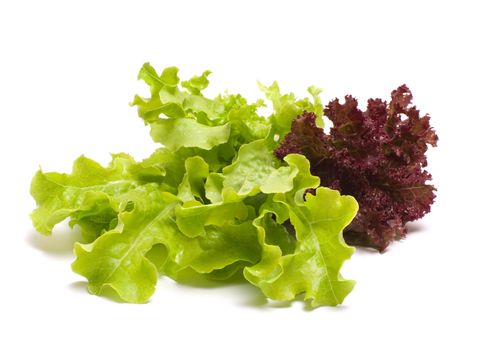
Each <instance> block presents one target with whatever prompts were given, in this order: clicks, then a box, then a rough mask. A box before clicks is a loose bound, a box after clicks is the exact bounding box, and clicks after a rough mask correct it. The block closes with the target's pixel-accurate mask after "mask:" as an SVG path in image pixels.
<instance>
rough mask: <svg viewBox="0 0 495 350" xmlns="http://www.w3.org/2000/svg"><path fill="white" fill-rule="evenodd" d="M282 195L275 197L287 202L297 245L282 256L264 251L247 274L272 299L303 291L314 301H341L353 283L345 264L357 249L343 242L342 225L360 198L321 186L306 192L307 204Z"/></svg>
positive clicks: (306, 296) (334, 302)
mask: <svg viewBox="0 0 495 350" xmlns="http://www.w3.org/2000/svg"><path fill="white" fill-rule="evenodd" d="M283 197H285V195H282V196H279V198H277V199H276V201H280V202H283V203H287V204H286V205H287V206H288V208H289V215H290V222H291V224H292V225H293V226H294V228H295V232H296V237H297V243H296V247H295V251H294V253H292V254H287V255H283V256H281V257H280V258H279V259H278V260H277V259H276V253H278V252H275V253H273V252H272V253H271V254H270V255H269V256H268V257H266V256H264V258H265V259H266V260H262V261H261V262H260V263H259V264H258V265H255V266H254V267H252V268H246V269H245V276H246V278H247V279H248V280H249V281H250V282H251V283H253V284H255V285H257V286H258V287H260V288H261V290H262V291H263V293H265V295H267V296H268V297H269V298H272V299H277V300H291V299H293V298H294V297H295V296H296V295H297V294H299V293H303V292H304V293H305V299H311V300H312V302H311V304H312V305H313V306H319V305H338V304H340V303H342V301H343V300H344V298H345V297H346V296H347V294H348V293H349V292H350V291H351V290H352V288H353V287H354V281H351V280H345V279H343V278H342V276H341V275H340V269H341V267H342V264H343V263H344V261H345V260H347V259H349V257H350V256H351V255H352V253H353V252H354V248H353V247H349V246H347V245H346V243H345V242H344V240H343V237H342V230H343V229H344V227H345V226H346V225H348V224H349V223H350V222H351V220H352V219H353V217H354V215H355V214H356V212H357V209H358V205H357V202H356V201H355V200H354V199H353V198H352V197H348V196H340V194H339V193H338V192H337V191H335V190H330V189H328V188H323V187H321V188H318V189H317V190H316V195H312V194H309V193H308V194H307V195H306V201H305V202H304V204H301V203H300V204H296V203H295V202H293V201H291V200H290V199H287V198H283ZM291 204H292V205H291ZM270 247H277V246H273V245H271V246H270Z"/></svg>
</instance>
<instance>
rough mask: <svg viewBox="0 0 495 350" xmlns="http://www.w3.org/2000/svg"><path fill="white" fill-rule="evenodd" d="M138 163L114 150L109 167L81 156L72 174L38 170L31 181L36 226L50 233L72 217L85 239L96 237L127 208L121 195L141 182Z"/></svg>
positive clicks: (33, 220)
mask: <svg viewBox="0 0 495 350" xmlns="http://www.w3.org/2000/svg"><path fill="white" fill-rule="evenodd" d="M135 166H136V162H135V161H134V159H132V158H131V157H130V156H128V155H126V154H115V155H113V156H112V161H111V162H110V164H109V166H108V167H106V168H104V167H102V166H101V165H100V164H98V163H97V162H95V161H93V160H91V159H89V158H86V157H84V156H81V157H79V158H78V159H77V160H76V161H75V162H74V165H73V167H72V173H71V174H59V173H55V172H49V173H44V172H43V171H41V170H39V171H38V172H37V173H36V175H35V176H34V178H33V180H32V182H31V195H32V196H33V198H34V199H35V201H36V204H37V206H38V207H37V208H36V209H35V210H34V211H33V212H32V214H31V219H32V222H33V225H34V227H35V228H36V230H37V231H38V232H40V233H43V234H47V235H48V234H50V233H51V231H52V229H53V227H54V226H55V225H56V224H58V223H59V222H61V221H63V220H64V219H66V218H68V217H71V219H72V220H71V226H72V225H75V224H78V225H79V226H81V227H82V229H83V236H84V237H85V239H86V240H92V239H94V238H96V237H97V236H99V235H100V234H101V232H102V231H103V230H105V229H109V228H110V227H111V226H112V222H114V220H115V219H116V217H117V212H119V211H120V210H123V209H125V208H121V200H120V197H121V196H122V195H123V194H125V193H127V192H128V191H130V190H132V189H134V188H136V187H137V186H139V185H140V180H139V176H137V175H138V173H139V171H137V172H136V168H135ZM133 170H134V171H133Z"/></svg>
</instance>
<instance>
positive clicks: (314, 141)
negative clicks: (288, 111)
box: [275, 85, 438, 251]
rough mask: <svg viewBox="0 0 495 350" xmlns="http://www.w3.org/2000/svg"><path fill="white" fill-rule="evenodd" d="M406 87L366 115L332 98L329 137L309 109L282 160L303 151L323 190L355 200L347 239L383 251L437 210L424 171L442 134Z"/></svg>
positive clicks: (352, 102)
mask: <svg viewBox="0 0 495 350" xmlns="http://www.w3.org/2000/svg"><path fill="white" fill-rule="evenodd" d="M412 98H413V96H412V94H411V91H410V90H409V88H408V87H407V86H406V85H401V86H399V87H398V88H397V89H396V90H394V91H392V94H391V100H390V102H388V103H387V102H385V101H382V100H381V99H369V100H368V106H367V109H366V111H364V112H363V111H361V110H360V109H359V108H358V102H357V100H356V99H355V98H353V97H352V96H346V97H345V101H344V103H340V102H339V100H338V99H334V100H332V101H330V103H329V104H328V105H327V107H326V108H325V110H324V114H325V116H326V117H327V118H328V119H329V120H330V121H331V122H332V124H333V125H332V127H331V128H330V132H329V134H328V135H327V134H325V133H324V131H323V129H321V128H318V127H317V126H316V123H315V120H316V115H314V114H313V113H309V112H304V113H303V114H302V115H300V116H298V117H297V118H296V119H295V120H294V121H293V123H292V128H291V131H290V132H289V133H288V134H287V135H286V136H285V138H284V140H283V141H282V142H281V144H280V146H279V147H278V148H277V149H276V150H275V155H276V156H277V157H278V158H280V159H283V157H284V156H285V155H287V154H289V153H300V154H304V155H305V156H306V157H307V158H308V159H309V160H310V162H311V171H312V172H313V173H314V174H315V175H318V176H319V177H320V179H321V184H322V185H323V186H328V187H331V188H334V189H338V190H339V191H341V192H342V193H343V194H348V195H352V196H354V197H355V198H356V199H357V201H358V203H359V206H360V209H359V213H358V215H357V216H356V218H355V219H354V221H353V222H352V223H351V225H349V226H348V227H347V229H346V231H345V232H344V236H345V239H346V241H347V242H348V243H349V244H352V245H361V246H368V247H373V248H376V249H378V250H380V251H383V250H384V249H385V248H386V247H387V246H388V245H389V243H390V242H391V241H393V240H395V239H399V238H402V237H404V236H405V234H406V233H407V228H406V223H407V222H409V221H414V220H417V219H419V218H421V217H423V216H424V215H425V214H426V213H428V212H429V211H430V207H431V205H432V203H433V201H434V198H435V187H433V186H432V185H430V184H428V183H427V182H428V181H430V180H431V175H430V174H429V173H428V172H427V171H426V170H424V167H425V166H426V165H427V159H426V154H425V152H426V151H427V149H428V146H429V145H430V146H436V144H437V141H438V136H437V135H436V133H435V131H434V130H433V128H432V127H431V126H430V117H429V115H428V114H426V115H423V116H421V115H420V112H419V110H418V109H417V108H416V107H415V106H413V105H411V102H412Z"/></svg>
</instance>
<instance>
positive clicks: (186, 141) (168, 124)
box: [151, 118, 230, 151]
mask: <svg viewBox="0 0 495 350" xmlns="http://www.w3.org/2000/svg"><path fill="white" fill-rule="evenodd" d="M229 135H230V125H229V124H225V125H220V126H206V125H203V124H200V123H198V122H196V121H195V120H193V119H186V118H182V119H160V120H157V121H156V122H154V123H152V124H151V137H152V138H153V140H154V141H155V142H160V143H161V144H163V145H164V146H166V147H167V148H168V149H170V150H171V151H175V150H178V149H179V148H181V147H198V148H202V149H206V150H210V149H212V148H213V147H215V146H217V145H220V144H223V143H225V142H227V141H228V139H229Z"/></svg>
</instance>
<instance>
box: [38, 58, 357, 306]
mask: <svg viewBox="0 0 495 350" xmlns="http://www.w3.org/2000/svg"><path fill="white" fill-rule="evenodd" d="M178 72H179V70H178V68H176V67H168V68H165V69H164V70H163V71H162V72H161V74H158V73H157V71H156V70H155V69H154V68H153V67H152V66H151V65H150V64H149V63H145V64H144V65H143V67H142V68H141V70H140V72H139V75H138V78H139V79H141V80H143V81H144V82H145V83H146V84H147V85H148V86H149V90H150V96H149V97H141V96H135V98H134V101H133V102H132V105H135V106H136V107H137V111H138V115H139V116H140V117H141V118H142V120H143V121H144V123H145V124H147V125H149V127H150V133H151V137H152V138H153V140H155V141H156V142H159V143H161V144H162V145H163V147H161V148H158V149H157V150H156V151H155V152H154V153H153V154H151V155H150V156H149V157H148V158H146V159H144V160H142V161H135V160H134V159H133V158H132V157H130V156H129V155H126V154H115V155H113V156H112V161H111V162H110V164H109V165H108V166H106V167H104V166H101V165H100V164H98V163H96V162H95V161H93V160H90V159H88V158H86V157H80V158H78V159H77V160H76V161H75V162H74V166H73V170H72V173H71V174H59V173H54V172H50V173H45V172H42V171H41V170H40V171H39V172H38V173H36V175H35V176H34V178H33V181H32V185H31V194H32V196H33V197H34V198H35V200H36V204H37V208H36V209H35V210H34V211H33V213H32V215H31V218H32V221H33V225H34V226H35V228H36V229H37V230H38V231H39V232H41V233H43V234H50V233H51V231H52V229H53V227H54V225H56V224H57V223H59V222H61V221H63V220H64V219H67V218H69V219H70V221H69V223H70V225H71V226H74V225H77V226H79V227H81V229H82V232H83V241H84V243H82V242H80V243H79V242H78V243H76V244H75V247H74V254H75V257H76V259H75V261H74V262H73V264H72V268H73V270H74V271H75V272H76V273H78V274H80V275H82V276H84V277H85V278H86V279H87V280H88V290H89V292H90V293H93V294H97V295H100V294H102V293H103V291H104V289H105V288H111V289H113V290H115V291H116V293H117V294H118V295H119V296H120V297H121V298H122V299H123V300H124V301H127V302H133V303H143V302H146V301H147V300H149V298H150V297H151V296H152V294H153V292H154V290H155V286H156V282H157V279H158V277H159V276H160V275H166V276H168V277H170V278H173V279H176V280H178V281H180V279H181V276H182V275H184V274H185V273H187V272H191V273H196V274H197V273H199V274H204V275H206V276H207V277H208V278H212V279H220V280H225V279H228V278H230V277H232V276H234V275H236V276H240V277H242V276H243V277H244V278H245V279H247V280H248V281H249V282H250V283H252V284H253V285H255V286H258V287H259V288H260V289H261V290H262V292H263V293H264V294H265V295H266V296H267V297H269V298H272V299H278V300H291V299H293V298H294V297H295V296H296V295H297V294H299V293H305V294H306V299H311V300H312V305H314V306H318V305H337V304H339V303H341V302H342V300H343V299H344V297H345V296H346V295H347V293H349V292H350V290H351V289H352V287H353V285H354V284H353V281H348V280H345V279H343V278H342V276H340V269H341V266H342V264H343V263H344V261H345V260H347V259H348V258H349V257H350V255H351V254H352V252H353V249H352V248H350V247H348V246H346V245H345V243H344V241H343V240H342V229H343V228H344V227H345V226H346V225H347V224H348V223H349V222H350V220H351V219H352V218H353V216H354V215H355V214H356V211H357V204H356V202H355V201H354V200H353V199H352V198H350V197H347V196H340V195H339V194H338V192H336V191H332V190H330V189H326V188H317V187H318V186H319V184H320V181H319V178H318V177H315V176H313V175H311V172H310V166H309V162H308V160H307V159H306V158H305V157H304V156H302V155H298V154H290V155H287V156H286V157H285V158H284V160H283V162H282V161H280V160H278V159H277V158H275V157H274V155H273V148H274V147H275V146H276V145H277V143H278V140H279V139H280V138H281V137H283V136H284V135H285V133H286V132H287V131H288V130H289V129H290V125H291V123H292V120H293V119H294V118H295V117H296V116H297V114H300V113H301V112H302V111H304V110H307V111H311V112H314V113H316V114H317V115H318V116H320V117H321V114H322V110H323V106H322V104H321V101H320V99H319V94H320V92H321V90H320V89H317V88H315V87H310V88H309V89H308V91H309V93H310V94H311V95H312V97H313V99H312V101H310V99H309V98H304V99H298V98H296V97H295V96H294V95H293V94H282V93H281V92H280V89H279V87H278V85H277V83H274V84H273V85H271V86H269V87H266V86H263V85H260V87H261V89H262V90H263V91H264V92H265V94H266V97H267V99H268V100H270V101H271V103H272V105H273V113H272V114H271V115H270V116H269V117H268V118H264V117H262V116H260V115H259V114H258V108H260V107H263V106H265V101H263V100H258V101H255V102H254V103H249V102H248V101H247V100H246V99H245V98H244V97H242V96H241V95H238V94H229V93H224V94H221V95H218V96H216V97H214V98H210V97H207V96H205V94H204V90H205V89H206V88H207V87H208V85H209V81H208V77H209V75H210V72H209V71H205V72H204V73H202V74H200V75H198V76H194V77H192V78H191V79H189V80H182V81H181V79H180V78H179V74H178ZM314 189H316V191H314ZM312 191H313V192H314V193H315V194H314V195H313V194H311V193H313V192H312ZM241 272H242V274H241Z"/></svg>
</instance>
